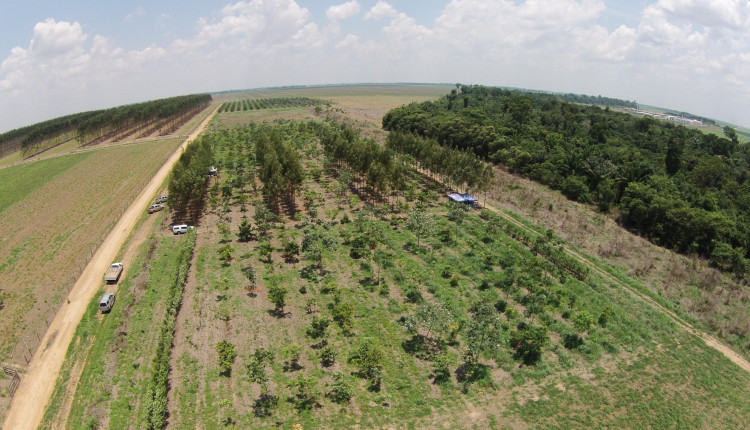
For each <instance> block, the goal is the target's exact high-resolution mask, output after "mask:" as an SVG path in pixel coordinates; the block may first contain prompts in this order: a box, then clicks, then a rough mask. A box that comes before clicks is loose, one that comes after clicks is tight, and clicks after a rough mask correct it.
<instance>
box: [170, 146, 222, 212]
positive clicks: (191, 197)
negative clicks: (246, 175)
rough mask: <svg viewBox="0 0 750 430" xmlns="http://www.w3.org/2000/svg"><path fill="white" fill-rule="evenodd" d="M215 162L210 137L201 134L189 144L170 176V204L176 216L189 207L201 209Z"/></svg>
mask: <svg viewBox="0 0 750 430" xmlns="http://www.w3.org/2000/svg"><path fill="white" fill-rule="evenodd" d="M212 163H213V150H212V144H211V140H210V138H208V137H206V136H201V137H200V138H198V139H197V140H195V141H194V142H193V143H191V144H190V145H188V147H187V149H185V152H183V153H182V155H181V156H180V159H179V160H177V163H176V164H175V166H174V168H173V169H172V174H171V176H170V177H169V198H168V200H167V203H168V204H169V206H170V208H171V209H172V211H173V212H174V213H175V215H176V217H177V218H179V217H181V216H182V215H184V214H185V211H186V210H188V208H191V209H200V208H201V207H202V205H203V198H204V195H205V191H206V182H207V181H208V171H209V169H210V167H211V165H212Z"/></svg>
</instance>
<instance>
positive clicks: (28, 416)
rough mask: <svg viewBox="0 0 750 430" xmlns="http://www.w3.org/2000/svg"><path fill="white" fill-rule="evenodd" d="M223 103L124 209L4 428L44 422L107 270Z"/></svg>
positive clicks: (43, 345)
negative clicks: (64, 365) (78, 329)
mask: <svg viewBox="0 0 750 430" xmlns="http://www.w3.org/2000/svg"><path fill="white" fill-rule="evenodd" d="M219 106H220V105H217V106H216V107H215V108H214V110H213V111H212V112H211V114H209V115H208V116H207V117H206V119H204V120H203V122H201V124H200V125H199V126H198V127H197V128H196V129H195V131H193V132H192V133H190V135H188V137H187V138H186V139H185V141H184V142H183V143H182V145H180V147H179V148H178V149H177V150H176V151H175V152H174V153H173V154H172V155H171V156H170V157H169V159H168V160H167V162H166V163H165V164H164V165H163V166H162V167H161V169H159V171H158V172H157V173H156V175H154V177H153V178H151V181H149V183H148V184H147V185H146V186H145V187H144V189H143V190H142V191H141V193H140V194H139V195H138V196H137V197H136V198H135V200H134V201H133V203H131V205H130V206H129V207H128V209H127V210H126V211H125V212H124V213H123V215H122V217H121V218H120V220H119V221H118V223H117V225H115V227H114V229H112V231H111V232H110V233H109V235H107V237H106V238H105V239H104V242H102V244H101V246H100V247H99V249H97V251H96V253H94V255H93V257H92V258H91V260H90V261H89V264H88V265H87V266H86V268H85V269H84V271H83V273H82V274H81V276H80V277H79V278H78V280H77V281H76V283H75V285H74V286H73V288H72V289H71V291H70V295H69V296H68V299H69V300H70V303H69V304H66V305H63V307H62V308H61V309H60V311H59V312H58V313H57V315H55V319H54V320H53V321H52V324H50V326H49V328H48V329H47V332H46V333H45V335H44V338H43V339H42V341H41V342H40V344H39V347H38V348H37V350H36V352H35V353H34V357H33V358H32V360H31V363H30V364H29V368H28V371H27V372H26V374H25V375H24V376H23V379H22V380H21V384H20V386H19V387H18V391H17V392H16V394H15V396H14V397H13V402H12V404H11V407H10V410H9V412H8V416H7V417H6V419H5V423H4V424H3V428H4V429H35V428H37V426H38V425H39V424H40V423H41V420H42V417H43V415H44V411H45V409H46V407H47V403H48V402H49V399H50V397H51V396H52V391H53V390H54V387H55V383H56V381H57V378H58V376H59V373H60V368H61V367H62V363H63V361H64V359H65V353H66V352H67V350H68V345H69V344H70V341H71V340H72V339H73V334H74V333H75V330H76V327H77V326H78V323H79V322H80V321H81V318H82V317H83V314H84V313H85V311H86V307H87V306H88V304H89V303H90V302H91V300H92V298H93V297H94V294H96V292H97V291H98V290H99V287H100V286H101V284H102V274H103V273H104V271H105V270H106V268H107V267H108V266H109V264H110V263H111V262H112V261H113V259H114V258H115V257H116V256H117V253H118V252H119V251H120V248H122V246H123V244H124V243H125V241H126V240H127V238H128V236H129V235H130V232H131V231H132V230H133V227H134V226H135V224H136V221H137V220H138V218H139V217H140V215H141V214H142V213H143V210H144V209H145V208H146V207H147V206H148V205H149V204H150V202H151V199H152V197H153V196H154V195H155V194H156V193H157V191H158V190H159V187H160V186H161V184H162V183H163V182H164V180H165V179H166V178H167V175H169V172H170V171H171V170H172V166H173V165H174V164H175V162H177V159H178V158H179V157H180V155H181V154H182V151H183V150H184V149H185V147H186V146H187V144H188V143H190V142H191V141H193V140H194V139H195V138H196V137H197V136H198V135H199V134H200V133H202V132H203V130H205V128H206V126H207V125H208V123H209V122H210V121H211V119H212V118H213V116H214V115H215V114H216V111H217V110H218V108H219Z"/></svg>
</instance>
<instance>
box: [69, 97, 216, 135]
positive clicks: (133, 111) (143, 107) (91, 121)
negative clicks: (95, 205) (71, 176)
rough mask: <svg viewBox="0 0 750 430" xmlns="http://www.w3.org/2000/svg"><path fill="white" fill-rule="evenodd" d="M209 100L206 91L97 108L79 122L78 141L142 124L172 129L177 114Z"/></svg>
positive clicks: (123, 131)
mask: <svg viewBox="0 0 750 430" xmlns="http://www.w3.org/2000/svg"><path fill="white" fill-rule="evenodd" d="M210 103H211V95H209V94H193V95H189V96H179V97H171V98H167V99H160V100H153V101H150V102H145V103H138V104H133V105H127V106H120V107H116V108H112V109H106V110H103V111H99V112H98V113H97V114H96V115H94V116H92V117H91V118H88V119H86V120H85V121H83V122H81V124H80V125H78V128H77V133H78V137H77V138H78V141H79V143H80V145H81V146H83V145H89V144H91V143H93V142H94V141H98V140H101V139H106V138H109V137H113V136H118V135H125V134H128V129H133V128H137V129H140V126H142V125H143V123H147V122H149V123H152V124H153V125H154V127H153V129H160V128H162V127H169V128H171V125H172V124H171V123H172V121H173V120H174V119H175V118H176V117H180V116H184V114H185V113H186V112H194V113H193V115H195V114H197V113H198V112H200V111H201V110H203V109H204V108H206V107H207V106H208V105H209V104H210Z"/></svg>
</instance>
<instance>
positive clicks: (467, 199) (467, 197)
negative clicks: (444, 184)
mask: <svg viewBox="0 0 750 430" xmlns="http://www.w3.org/2000/svg"><path fill="white" fill-rule="evenodd" d="M448 198H449V199H451V200H453V201H454V202H457V203H466V204H467V205H470V206H476V205H477V199H476V198H474V197H473V196H472V195H471V194H458V193H452V194H448Z"/></svg>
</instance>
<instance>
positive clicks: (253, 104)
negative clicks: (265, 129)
mask: <svg viewBox="0 0 750 430" xmlns="http://www.w3.org/2000/svg"><path fill="white" fill-rule="evenodd" d="M321 105H323V106H330V105H331V102H329V101H327V100H322V99H315V98H309V97H274V98H268V99H262V98H258V99H245V100H237V101H233V102H226V103H224V104H222V105H221V108H219V113H223V112H240V111H247V110H255V109H273V108H286V107H309V106H321Z"/></svg>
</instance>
